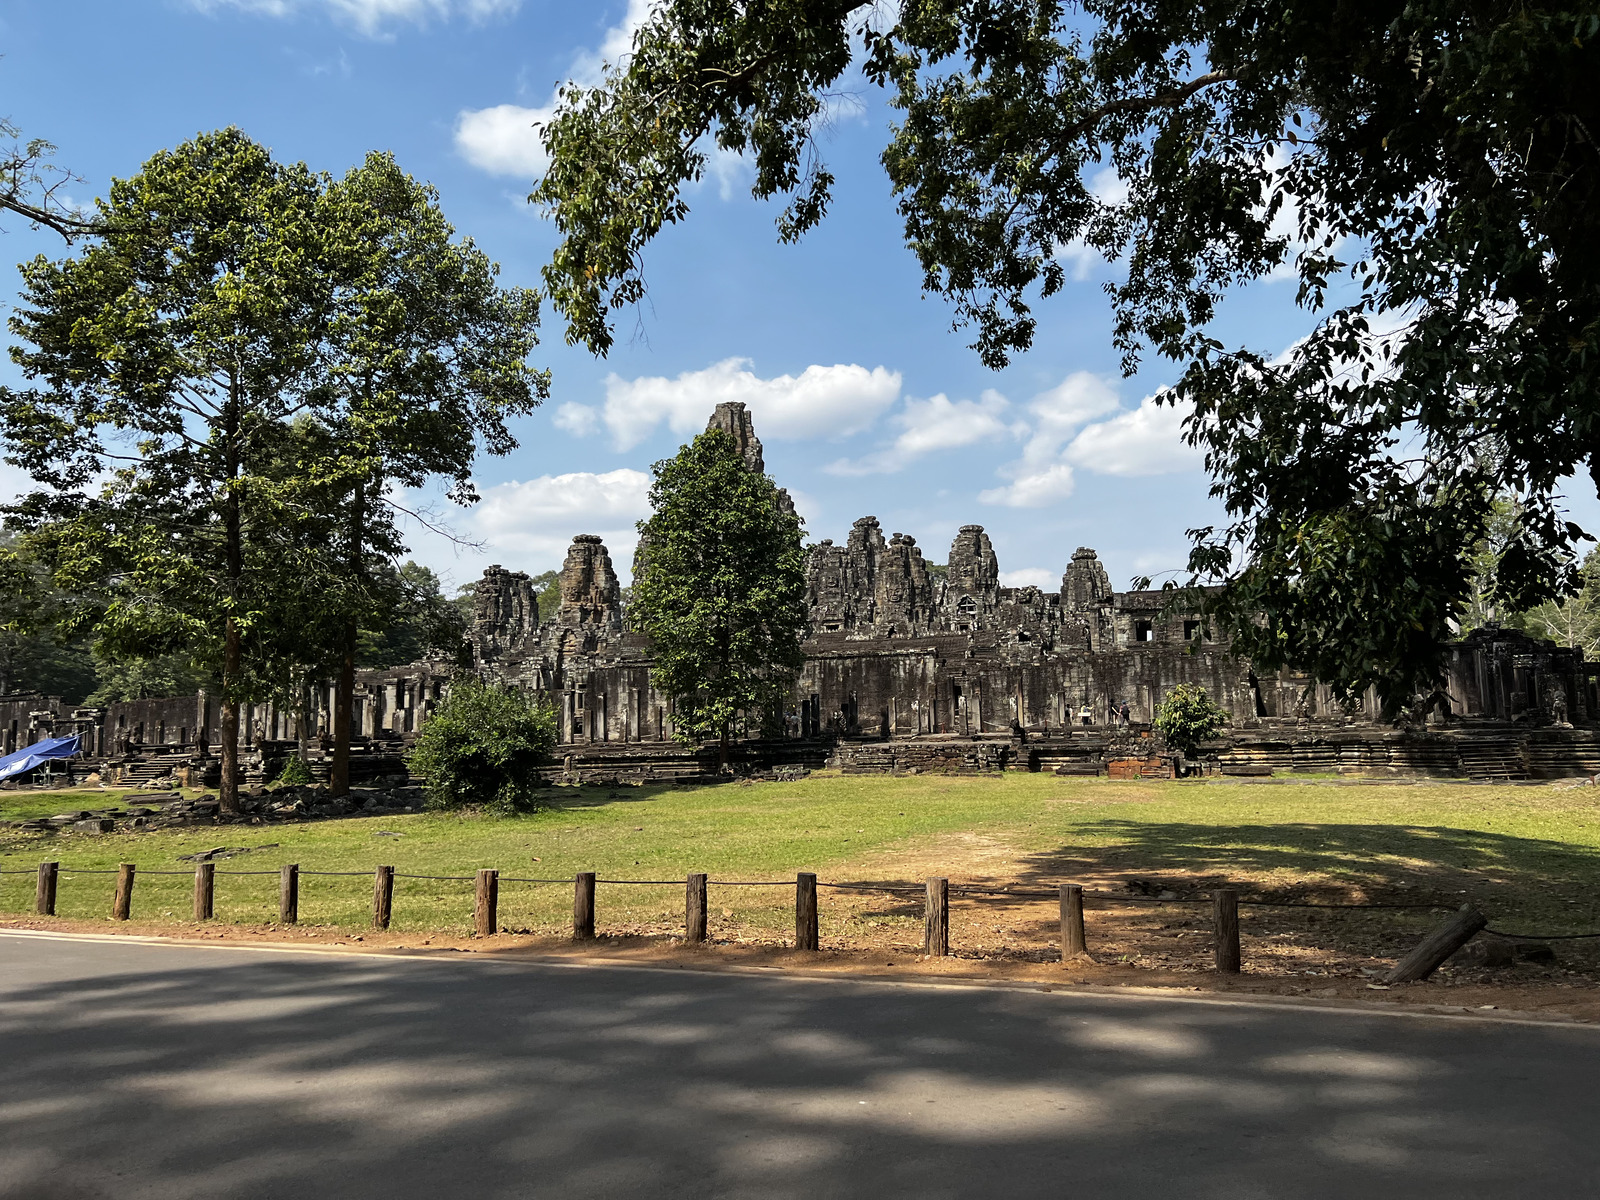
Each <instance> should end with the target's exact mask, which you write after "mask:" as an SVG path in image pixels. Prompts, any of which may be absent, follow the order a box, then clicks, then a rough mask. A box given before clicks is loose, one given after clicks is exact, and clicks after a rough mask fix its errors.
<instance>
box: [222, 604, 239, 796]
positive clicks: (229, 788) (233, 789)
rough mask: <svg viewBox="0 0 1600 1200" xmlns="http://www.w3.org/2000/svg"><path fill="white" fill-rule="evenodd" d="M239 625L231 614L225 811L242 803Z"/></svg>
mask: <svg viewBox="0 0 1600 1200" xmlns="http://www.w3.org/2000/svg"><path fill="white" fill-rule="evenodd" d="M238 679H239V626H238V623H237V622H235V621H234V619H233V618H232V617H229V618H228V623H227V630H226V632H225V633H224V635H223V652H222V788H221V791H220V794H219V796H218V800H219V802H220V804H221V807H222V811H223V812H225V813H237V812H241V811H242V809H241V808H240V807H239V698H238V693H237V690H236V689H237V687H238Z"/></svg>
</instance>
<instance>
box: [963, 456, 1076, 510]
mask: <svg viewBox="0 0 1600 1200" xmlns="http://www.w3.org/2000/svg"><path fill="white" fill-rule="evenodd" d="M1076 487H1077V481H1076V480H1075V479H1074V478H1073V476H1072V468H1071V467H1069V466H1067V464H1066V463H1049V464H1047V465H1045V466H1042V467H1040V468H1038V469H1037V470H1031V471H1028V472H1026V473H1023V474H1019V475H1017V477H1016V482H1014V483H1011V484H1009V485H1007V486H1006V487H998V488H989V489H988V490H986V491H982V492H979V493H978V502H979V503H980V504H1003V505H1005V506H1006V507H1007V508H1044V507H1045V506H1046V505H1049V504H1054V503H1055V502H1056V501H1058V500H1065V499H1066V498H1067V497H1068V496H1070V495H1072V493H1073V491H1074V489H1075V488H1076Z"/></svg>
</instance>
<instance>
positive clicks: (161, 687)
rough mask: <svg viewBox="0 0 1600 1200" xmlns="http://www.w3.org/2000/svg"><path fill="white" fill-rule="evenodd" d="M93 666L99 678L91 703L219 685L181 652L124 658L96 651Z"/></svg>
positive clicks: (185, 692) (179, 693)
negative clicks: (151, 656)
mask: <svg viewBox="0 0 1600 1200" xmlns="http://www.w3.org/2000/svg"><path fill="white" fill-rule="evenodd" d="M94 667H95V677H96V680H97V682H96V684H95V688H94V693H93V694H92V695H91V696H90V697H89V703H91V704H111V703H114V702H115V701H118V700H150V699H158V698H160V697H163V696H192V695H194V694H195V693H196V692H198V691H199V690H200V689H201V688H206V687H215V686H216V680H215V679H214V678H213V677H212V676H211V675H210V674H209V673H208V672H206V671H203V670H199V669H197V668H196V667H195V665H194V664H193V662H191V661H190V659H189V656H188V655H187V654H184V653H182V652H178V653H173V654H160V655H156V656H155V657H153V658H138V657H130V658H121V659H112V658H108V657H107V656H106V655H104V654H102V653H98V652H97V653H96V654H95V655H94Z"/></svg>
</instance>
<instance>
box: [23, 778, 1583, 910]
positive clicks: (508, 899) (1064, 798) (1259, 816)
mask: <svg viewBox="0 0 1600 1200" xmlns="http://www.w3.org/2000/svg"><path fill="white" fill-rule="evenodd" d="M612 794H613V789H607V788H585V789H568V788H563V789H556V790H555V791H553V792H552V793H551V796H552V807H551V808H550V809H548V810H547V811H544V812H540V813H537V814H533V815H529V816H524V817H518V818H509V819H496V818H489V817H481V816H476V815H471V814H461V815H456V814H421V815H411V816H397V817H383V818H353V819H348V820H334V821H318V822H311V823H306V824H288V825H268V826H247V825H231V826H221V827H209V826H208V827H200V828H191V829H184V830H166V831H153V832H130V833H119V834H116V835H104V836H98V837H95V836H84V835H78V834H58V835H53V836H48V835H22V834H18V833H15V832H11V833H9V834H7V835H5V836H4V838H3V840H0V870H5V871H8V872H11V871H22V872H28V873H26V874H5V875H0V913H4V912H22V911H25V910H26V909H28V908H29V907H31V902H32V888H33V880H32V875H31V871H32V869H33V867H34V866H35V865H36V864H37V863H38V862H39V861H40V860H41V859H44V858H52V859H59V860H60V862H61V863H62V869H63V875H64V878H63V880H62V882H61V886H60V893H59V900H58V908H59V912H60V913H61V914H62V915H64V916H104V915H106V914H107V912H108V910H109V905H110V895H111V888H112V883H111V877H110V876H109V875H91V874H76V873H74V872H75V871H91V870H100V871H109V870H111V869H113V868H114V867H115V866H116V864H117V863H118V862H134V863H137V864H138V865H139V866H140V868H141V869H142V871H145V872H153V871H156V870H166V871H176V872H179V874H176V875H154V874H146V875H141V877H140V879H139V882H138V885H137V888H136V891H135V902H134V916H135V917H136V918H141V917H142V918H147V919H161V918H165V917H169V916H170V917H171V918H172V919H174V920H184V919H187V917H188V915H189V911H190V900H189V896H190V890H191V887H192V875H191V874H190V873H191V872H192V867H191V866H190V865H189V864H187V863H184V862H182V861H180V856H182V855H189V854H194V853H196V852H198V851H201V850H205V849H209V848H211V847H214V846H230V847H248V848H251V849H250V852H248V853H243V854H239V855H236V856H234V857H232V858H229V859H227V860H225V861H220V862H219V863H218V870H219V872H222V873H224V874H222V876H221V878H219V881H218V885H217V894H218V895H217V909H218V911H217V915H218V917H219V918H220V919H222V920H226V921H238V922H262V921H267V920H271V919H272V918H273V917H274V915H275V912H276V896H277V877H276V870H277V868H278V866H279V864H281V863H286V862H298V863H300V864H301V867H302V870H303V871H306V872H309V871H315V870H342V871H361V872H369V871H370V870H371V868H372V867H373V866H374V865H375V864H377V863H389V864H392V865H393V866H394V867H395V868H396V871H397V872H399V873H401V874H402V875H404V874H431V875H470V874H471V873H472V872H473V871H474V870H476V869H477V868H479V867H496V868H498V869H499V870H500V871H501V872H502V874H503V875H507V876H537V877H542V878H552V879H563V880H570V878H571V876H572V875H573V873H574V872H576V871H580V870H594V871H598V872H599V873H600V876H601V878H602V879H608V878H609V879H659V880H681V879H682V878H683V876H684V875H685V874H686V873H688V872H690V871H695V870H702V871H707V872H709V873H710V874H711V875H712V878H713V880H716V879H717V878H719V877H720V878H722V879H789V880H792V879H793V877H794V873H795V872H796V871H797V870H814V871H817V872H819V873H820V874H821V876H822V877H823V879H825V880H826V879H857V880H859V879H874V880H884V879H907V878H920V877H921V876H922V875H923V874H933V873H939V874H949V875H950V876H952V877H956V878H960V877H966V876H976V877H980V878H989V879H995V880H1005V881H1014V882H1017V883H1022V884H1035V885H1042V884H1052V885H1053V884H1054V883H1056V882H1060V881H1063V880H1069V879H1087V880H1090V881H1091V882H1095V881H1111V880H1119V879H1121V878H1124V877H1126V876H1130V875H1151V876H1165V877H1178V876H1183V877H1187V878H1192V879H1195V880H1198V881H1201V882H1207V881H1215V880H1217V879H1223V878H1225V879H1228V880H1231V881H1234V882H1236V883H1238V884H1239V885H1240V886H1242V887H1244V888H1246V889H1275V890H1278V891H1284V892H1289V893H1294V892H1296V891H1304V890H1312V891H1316V892H1319V893H1322V894H1329V895H1348V896H1350V897H1352V898H1356V897H1366V898H1369V899H1379V898H1386V897H1392V896H1396V895H1400V896H1416V897H1420V898H1426V899H1445V900H1451V901H1454V902H1459V901H1461V900H1465V899H1468V898H1471V899H1473V900H1474V901H1475V902H1478V903H1480V904H1482V905H1483V906H1484V908H1485V911H1487V912H1489V913H1490V914H1491V916H1492V918H1493V920H1494V921H1495V923H1496V924H1497V925H1502V926H1504V927H1507V928H1528V927H1535V928H1537V929H1538V930H1539V931H1541V932H1557V931H1577V930H1582V929H1595V928H1600V905H1597V900H1596V898H1597V896H1600V888H1597V886H1596V885H1597V884H1600V820H1597V813H1596V802H1595V798H1596V795H1597V794H1596V793H1595V792H1594V791H1593V789H1587V788H1571V789H1552V788H1547V787H1465V786H1455V785H1435V786H1415V787H1395V786H1386V785H1374V786H1365V787H1328V786H1319V785H1317V784H1315V783H1299V782H1291V783H1284V784H1276V785H1266V786H1263V785H1251V784H1220V783H1210V782H1203V781H1192V782H1191V781H1182V782H1156V781H1143V782H1113V781H1109V780H1104V779H1092V778H1056V777H1054V776H1050V775H1026V774H1006V775H1004V776H999V777H950V778H946V777H939V776H917V777H911V778H887V777H881V776H844V777H840V776H828V775H818V776H812V777H810V778H808V779H805V780H801V781H797V782H793V783H766V784H756V785H752V786H736V785H727V786H721V787H699V788H682V789H675V788H619V789H615V790H614V795H615V798H610V796H611V795H612ZM46 795H48V794H43V793H6V794H5V795H4V800H3V803H4V807H3V808H0V813H3V815H6V816H12V815H13V814H14V812H15V809H13V808H12V803H13V799H14V798H15V797H21V796H26V797H27V803H28V805H30V806H31V808H32V810H33V811H39V812H45V813H46V814H48V813H53V812H60V811H67V810H71V809H74V808H79V807H81V808H96V807H105V806H106V805H107V804H108V803H110V801H108V800H107V799H106V795H107V794H106V793H88V794H87V795H92V796H96V797H98V801H91V800H87V799H83V798H82V797H84V796H85V795H86V794H85V793H81V792H75V793H55V794H53V795H51V796H50V798H49V799H48V801H47V800H46ZM129 802H130V803H136V802H137V801H136V799H133V798H130V800H129ZM386 834H397V835H399V836H384V835H386ZM535 859H538V860H539V861H535ZM229 871H263V872H269V873H268V874H263V875H251V876H230V875H227V874H225V873H226V872H229ZM682 897H683V892H682V886H681V884H672V885H667V886H663V887H659V888H627V889H622V888H606V887H604V886H602V888H601V895H600V904H599V908H600V922H601V924H602V926H604V927H606V928H610V929H614V930H625V929H627V928H628V927H629V926H630V925H631V924H635V923H647V922H650V921H661V920H670V919H678V920H681V914H682V902H683V900H682ZM370 903H371V883H370V879H369V878H338V879H330V878H320V877H315V876H306V877H304V879H303V882H302V897H301V917H302V921H303V922H307V923H317V924H331V925H338V926H348V927H350V928H359V927H362V926H364V925H365V924H366V923H367V921H368V914H369V912H370V908H369V906H370ZM790 903H791V902H790V900H789V898H788V895H787V894H786V893H784V892H782V891H779V890H776V889H775V890H773V891H767V890H766V889H756V888H717V887H715V886H713V890H712V897H711V905H712V908H713V911H714V912H719V913H720V912H721V911H726V912H728V913H729V914H731V917H730V918H729V919H731V920H733V921H736V922H742V923H745V924H747V925H749V926H751V927H752V929H754V930H756V931H760V930H769V931H772V932H774V933H776V932H777V931H779V930H781V929H783V928H785V927H787V925H788V924H789V922H790V921H791V920H792V916H791V913H792V909H791V908H790V907H789V905H790ZM570 906H571V890H570V884H566V883H563V884H557V885H550V886H534V885H526V884H516V883H511V882H506V883H504V884H503V885H502V889H501V920H502V923H503V924H504V925H506V926H508V927H512V928H529V929H533V930H535V931H547V932H555V931H557V930H559V929H560V928H562V927H563V925H564V923H565V922H566V921H567V920H569V919H570V912H571V907H570ZM470 910H471V884H470V883H469V882H451V881H428V880H408V879H401V880H399V881H398V883H397V885H396V897H395V921H394V927H395V928H397V929H413V930H422V929H440V930H442V931H455V932H460V931H464V930H465V929H466V928H467V925H468V922H469V920H470Z"/></svg>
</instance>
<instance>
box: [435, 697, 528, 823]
mask: <svg viewBox="0 0 1600 1200" xmlns="http://www.w3.org/2000/svg"><path fill="white" fill-rule="evenodd" d="M555 744H556V722H555V714H554V712H553V711H552V710H551V709H550V707H549V705H547V704H543V703H540V702H538V701H535V700H533V699H531V698H530V697H528V696H526V695H524V694H523V693H522V692H519V691H515V690H513V689H511V688H507V687H503V686H501V685H500V684H496V683H487V684H486V683H482V682H480V681H479V680H477V679H474V678H472V677H471V676H461V677H458V678H457V679H455V680H454V681H453V682H452V683H451V685H450V690H449V692H448V694H447V695H446V696H445V698H444V699H443V700H442V701H441V702H440V703H439V704H438V706H437V707H435V708H434V710H433V712H432V713H431V714H430V715H429V717H428V720H427V721H426V722H425V723H424V724H423V726H422V732H421V733H419V734H418V735H417V741H416V745H414V746H413V747H412V748H411V752H410V754H408V755H407V756H406V765H407V766H409V767H410V768H411V770H412V771H414V772H415V773H416V774H418V775H421V776H422V777H423V778H424V780H425V781H426V787H427V792H428V807H429V808H446V809H448V808H461V807H463V806H467V805H471V806H476V807H479V808H482V809H484V810H485V811H487V812H491V813H494V814H496V815H499V816H510V815H511V814H513V813H519V812H531V811H533V810H534V809H536V808H537V807H538V803H537V800H536V796H537V789H538V787H539V785H540V780H539V776H538V770H539V768H540V767H542V766H544V765H545V764H546V763H548V762H549V761H550V752H551V750H553V749H554V748H555Z"/></svg>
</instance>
